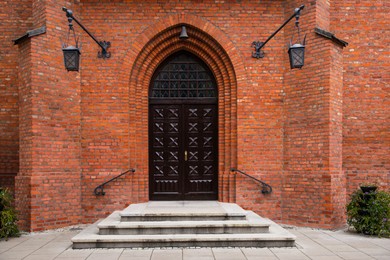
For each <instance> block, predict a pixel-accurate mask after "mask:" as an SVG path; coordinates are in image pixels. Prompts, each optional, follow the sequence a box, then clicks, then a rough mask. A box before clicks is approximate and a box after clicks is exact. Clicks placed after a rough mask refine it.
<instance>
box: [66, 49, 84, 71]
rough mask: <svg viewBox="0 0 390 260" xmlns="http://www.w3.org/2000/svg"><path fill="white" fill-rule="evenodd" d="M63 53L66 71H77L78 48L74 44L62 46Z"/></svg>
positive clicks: (78, 61) (78, 60) (78, 62)
mask: <svg viewBox="0 0 390 260" xmlns="http://www.w3.org/2000/svg"><path fill="white" fill-rule="evenodd" d="M62 52H63V53H64V63H65V68H66V69H67V70H68V71H79V65H80V54H81V53H80V49H79V48H77V47H74V46H68V47H66V48H62Z"/></svg>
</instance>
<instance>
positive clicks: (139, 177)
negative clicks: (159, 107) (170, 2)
mask: <svg viewBox="0 0 390 260" xmlns="http://www.w3.org/2000/svg"><path fill="white" fill-rule="evenodd" d="M182 25H186V27H187V33H188V35H189V39H187V40H180V39H179V37H178V36H179V34H180V30H181V26H182ZM180 50H186V51H189V52H191V53H193V54H195V55H196V56H198V57H199V58H201V59H202V60H203V61H204V62H205V63H206V64H207V65H208V66H209V67H210V69H211V71H212V72H213V73H214V76H215V78H216V81H217V85H218V106H219V119H218V121H219V136H218V138H219V200H220V201H231V202H234V201H235V177H234V176H232V175H231V174H230V172H229V169H230V167H232V166H236V164H237V88H238V87H240V86H243V85H246V84H247V80H246V79H247V77H246V71H245V69H244V65H243V63H242V60H241V57H240V55H239V53H238V51H237V50H236V48H235V46H234V44H233V43H232V42H231V41H230V40H229V39H228V38H227V37H226V35H225V34H224V33H223V31H221V30H220V29H219V28H217V27H215V26H214V25H213V24H211V23H210V22H208V21H205V20H203V19H201V18H199V17H197V16H194V15H189V14H186V15H184V14H181V15H172V16H168V17H166V18H164V19H161V20H158V21H157V22H156V23H154V24H153V25H151V26H149V27H148V28H147V29H145V30H144V32H143V33H141V34H140V36H139V37H138V38H137V39H136V41H135V42H134V43H133V44H132V46H131V48H130V50H129V51H128V52H127V54H126V55H125V58H124V60H123V63H122V64H120V68H119V70H118V71H120V73H121V74H122V75H121V76H122V77H121V78H122V79H124V80H125V81H126V82H123V83H124V84H128V86H129V111H130V115H129V116H130V125H129V127H130V129H129V133H130V141H129V143H130V164H131V165H132V166H133V167H136V168H137V172H136V175H135V176H134V179H133V180H134V181H133V187H132V192H133V198H135V199H137V201H147V200H148V176H149V173H148V151H147V149H146V148H147V147H148V91H149V83H150V80H151V78H152V76H153V73H154V71H155V70H156V68H157V67H158V66H159V64H161V63H162V62H163V61H164V60H165V59H166V58H167V57H169V56H170V55H171V54H173V53H175V52H177V51H180ZM129 71H131V73H130V74H129ZM126 75H127V76H126ZM237 75H239V76H237Z"/></svg>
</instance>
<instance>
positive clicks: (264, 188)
mask: <svg viewBox="0 0 390 260" xmlns="http://www.w3.org/2000/svg"><path fill="white" fill-rule="evenodd" d="M230 171H232V172H238V173H241V174H242V175H245V176H247V177H249V178H251V179H252V180H254V181H256V182H258V183H260V184H261V193H263V194H270V193H271V192H272V187H271V186H270V185H268V184H267V183H265V182H263V181H261V180H259V179H257V178H255V177H253V176H252V175H249V174H247V173H245V172H243V171H240V170H238V169H236V168H231V169H230Z"/></svg>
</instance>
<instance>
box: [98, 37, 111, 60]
mask: <svg viewBox="0 0 390 260" xmlns="http://www.w3.org/2000/svg"><path fill="white" fill-rule="evenodd" d="M99 43H100V45H102V46H103V47H104V48H103V47H102V50H101V51H99V52H98V58H101V59H108V58H110V57H111V52H108V51H107V49H108V48H110V47H111V42H106V41H100V42H99Z"/></svg>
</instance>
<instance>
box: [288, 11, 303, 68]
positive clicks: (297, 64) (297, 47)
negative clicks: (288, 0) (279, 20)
mask: <svg viewBox="0 0 390 260" xmlns="http://www.w3.org/2000/svg"><path fill="white" fill-rule="evenodd" d="M299 16H300V11H298V12H297V10H296V16H295V19H296V20H295V26H296V27H297V29H298V43H295V44H292V39H291V41H290V46H289V47H288V57H289V59H290V68H291V69H301V68H302V67H303V65H304V63H305V43H306V35H305V38H304V40H303V44H302V43H301V40H300V39H301V35H300V32H301V31H300V28H299Z"/></svg>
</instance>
